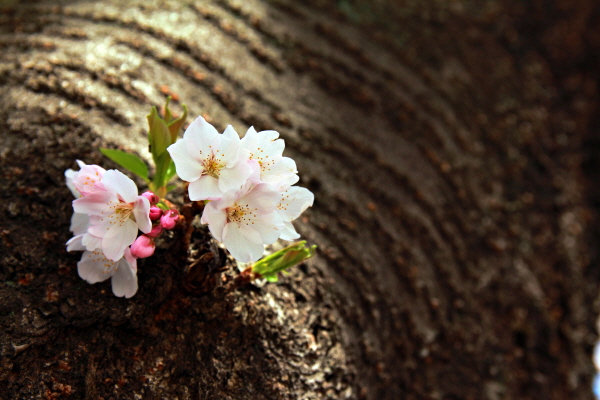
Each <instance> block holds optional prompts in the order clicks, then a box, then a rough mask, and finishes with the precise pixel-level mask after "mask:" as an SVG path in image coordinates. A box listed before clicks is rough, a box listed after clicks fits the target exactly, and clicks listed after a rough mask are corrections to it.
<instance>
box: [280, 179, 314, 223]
mask: <svg viewBox="0 0 600 400" xmlns="http://www.w3.org/2000/svg"><path fill="white" fill-rule="evenodd" d="M314 200H315V195H314V194H313V193H312V192H311V191H310V190H308V189H306V188H303V187H300V186H292V187H291V188H289V189H288V191H287V192H283V193H281V199H280V200H279V204H278V205H277V209H278V210H279V215H281V217H282V218H283V220H284V221H293V220H295V219H296V218H298V217H299V216H300V214H302V213H303V212H304V210H306V209H307V208H308V207H310V206H312V205H313V202H314Z"/></svg>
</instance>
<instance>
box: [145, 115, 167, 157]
mask: <svg viewBox="0 0 600 400" xmlns="http://www.w3.org/2000/svg"><path fill="white" fill-rule="evenodd" d="M146 118H148V127H149V130H148V142H149V143H150V152H151V153H152V158H153V159H154V163H155V164H158V158H159V157H160V156H161V155H162V154H163V153H165V151H166V150H167V147H168V146H169V145H170V144H171V134H170V132H169V128H167V124H165V121H163V119H162V118H161V117H160V116H159V115H158V112H157V111H156V107H152V109H151V110H150V114H148V116H147V117H146ZM157 168H158V166H157Z"/></svg>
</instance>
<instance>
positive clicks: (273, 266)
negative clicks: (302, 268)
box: [252, 240, 317, 282]
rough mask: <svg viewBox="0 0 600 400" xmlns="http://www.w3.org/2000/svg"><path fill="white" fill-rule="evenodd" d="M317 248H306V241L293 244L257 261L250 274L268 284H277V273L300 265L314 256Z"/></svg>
mask: <svg viewBox="0 0 600 400" xmlns="http://www.w3.org/2000/svg"><path fill="white" fill-rule="evenodd" d="M316 248H317V246H314V245H313V246H310V247H306V241H305V240H302V241H300V242H296V243H293V244H291V245H289V246H287V247H286V248H283V249H281V250H279V251H276V252H275V253H273V254H271V255H269V256H267V257H265V258H263V259H262V260H259V261H257V262H256V263H255V264H254V265H253V266H252V272H254V273H257V274H259V275H261V276H263V277H264V278H265V279H267V280H268V281H269V282H277V273H278V272H283V271H285V270H286V269H288V268H290V267H293V266H295V265H298V264H300V263H301V262H303V261H305V260H308V259H309V258H311V257H312V256H314V254H315V251H316Z"/></svg>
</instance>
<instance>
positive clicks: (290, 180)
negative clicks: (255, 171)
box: [260, 157, 299, 185]
mask: <svg viewBox="0 0 600 400" xmlns="http://www.w3.org/2000/svg"><path fill="white" fill-rule="evenodd" d="M297 174H298V170H297V169H296V162H295V161H294V160H292V159H291V158H289V157H282V158H281V159H280V160H279V161H278V162H277V163H275V164H273V165H271V166H266V165H265V164H263V168H262V173H261V174H260V177H261V179H262V180H263V182H267V183H272V184H278V183H280V182H281V181H285V183H286V184H288V185H293V184H294V183H296V182H298V179H299V178H298V175H297Z"/></svg>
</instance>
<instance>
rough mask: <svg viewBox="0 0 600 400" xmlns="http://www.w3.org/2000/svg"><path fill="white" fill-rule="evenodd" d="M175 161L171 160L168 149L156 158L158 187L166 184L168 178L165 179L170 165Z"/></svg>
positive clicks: (156, 183) (156, 181) (156, 184)
mask: <svg viewBox="0 0 600 400" xmlns="http://www.w3.org/2000/svg"><path fill="white" fill-rule="evenodd" d="M172 162H173V160H171V155H170V154H169V152H168V151H165V152H164V153H162V154H161V155H159V156H158V159H157V160H156V172H155V173H154V180H153V182H154V185H155V187H156V188H157V189H159V188H161V187H163V186H165V184H166V183H167V180H166V179H165V178H166V176H167V170H168V169H169V165H170V164H171V163H172Z"/></svg>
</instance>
